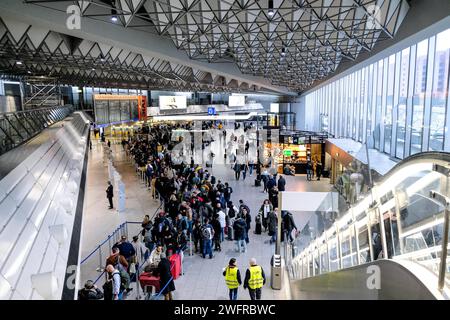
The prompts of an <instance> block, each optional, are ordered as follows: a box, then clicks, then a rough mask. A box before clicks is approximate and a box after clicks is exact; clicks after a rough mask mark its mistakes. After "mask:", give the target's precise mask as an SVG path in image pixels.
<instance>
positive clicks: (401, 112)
mask: <svg viewBox="0 0 450 320" xmlns="http://www.w3.org/2000/svg"><path fill="white" fill-rule="evenodd" d="M409 52H410V48H406V49H405V50H403V51H402V54H401V61H400V77H399V80H400V81H399V83H398V84H399V93H398V105H397V139H396V143H397V145H396V150H395V156H396V157H397V158H400V159H402V158H403V156H404V152H405V139H406V102H407V98H408V77H409V58H410V53H409Z"/></svg>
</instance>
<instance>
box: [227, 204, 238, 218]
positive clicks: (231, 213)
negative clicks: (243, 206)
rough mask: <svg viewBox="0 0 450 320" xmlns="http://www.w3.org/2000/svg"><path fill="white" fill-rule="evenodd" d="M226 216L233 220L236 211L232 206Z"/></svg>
mask: <svg viewBox="0 0 450 320" xmlns="http://www.w3.org/2000/svg"><path fill="white" fill-rule="evenodd" d="M228 216H229V217H230V218H234V217H235V216H236V210H234V206H232V207H231V208H230V210H228Z"/></svg>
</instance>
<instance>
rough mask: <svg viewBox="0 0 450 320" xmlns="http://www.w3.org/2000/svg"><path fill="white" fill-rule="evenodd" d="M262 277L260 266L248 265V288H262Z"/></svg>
mask: <svg viewBox="0 0 450 320" xmlns="http://www.w3.org/2000/svg"><path fill="white" fill-rule="evenodd" d="M263 282H264V278H263V276H262V268H261V266H251V267H250V279H249V280H248V286H249V288H250V289H252V290H254V289H258V288H262V286H263Z"/></svg>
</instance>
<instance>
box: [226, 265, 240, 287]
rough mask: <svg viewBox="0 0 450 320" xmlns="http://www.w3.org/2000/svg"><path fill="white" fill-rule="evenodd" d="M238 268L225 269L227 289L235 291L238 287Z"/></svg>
mask: <svg viewBox="0 0 450 320" xmlns="http://www.w3.org/2000/svg"><path fill="white" fill-rule="evenodd" d="M237 273H238V268H230V267H227V269H226V270H225V283H226V284H227V287H228V289H236V288H237V287H239V282H238V279H237Z"/></svg>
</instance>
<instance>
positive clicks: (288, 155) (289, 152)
mask: <svg viewBox="0 0 450 320" xmlns="http://www.w3.org/2000/svg"><path fill="white" fill-rule="evenodd" d="M283 154H284V156H285V157H290V156H292V150H291V149H284V150H283Z"/></svg>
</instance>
